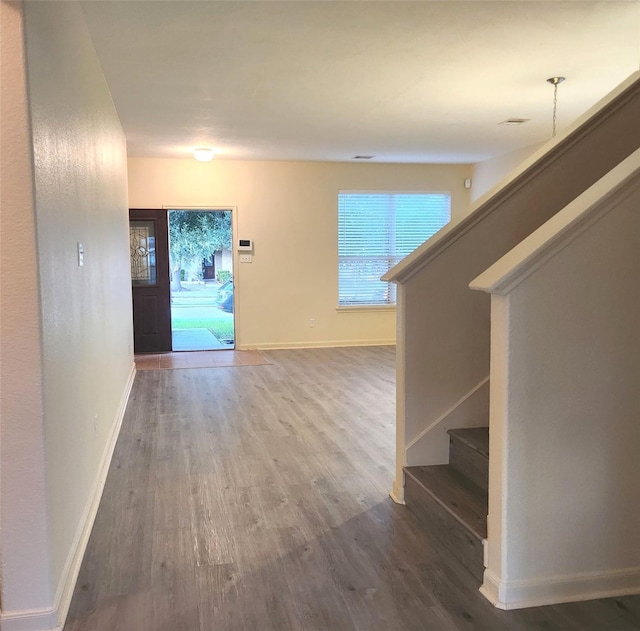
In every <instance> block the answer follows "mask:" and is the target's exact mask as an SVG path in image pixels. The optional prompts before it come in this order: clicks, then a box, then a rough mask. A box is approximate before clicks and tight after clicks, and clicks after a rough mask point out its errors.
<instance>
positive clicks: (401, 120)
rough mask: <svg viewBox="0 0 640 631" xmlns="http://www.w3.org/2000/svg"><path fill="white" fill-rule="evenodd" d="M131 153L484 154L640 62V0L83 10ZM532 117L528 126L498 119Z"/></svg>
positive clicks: (453, 158) (533, 131)
mask: <svg viewBox="0 0 640 631" xmlns="http://www.w3.org/2000/svg"><path fill="white" fill-rule="evenodd" d="M82 6H83V10H84V13H85V16H86V19H87V23H88V25H89V29H90V31H91V34H92V36H93V40H94V43H95V46H96V50H97V52H98V56H99V58H100V61H101V63H102V66H103V69H104V72H105V75H106V77H107V81H108V83H109V86H110V88H111V91H112V94H113V98H114V101H115V104H116V107H117V109H118V112H119V114H120V118H121V120H122V124H123V126H124V129H125V132H126V135H127V140H128V148H129V154H130V155H131V156H155V157H187V156H189V155H190V151H191V150H192V149H193V148H194V147H196V146H201V145H205V146H211V147H213V148H214V149H215V150H216V153H217V155H218V156H219V157H220V158H225V159H249V160H337V161H343V160H351V159H352V158H353V156H355V155H359V154H364V155H374V156H375V159H374V161H376V162H462V163H468V162H477V161H480V160H483V159H486V158H489V157H492V156H496V155H499V154H503V153H506V152H508V151H512V150H514V149H517V148H520V147H524V146H527V145H530V144H533V143H536V142H541V141H543V140H546V139H548V138H549V136H550V134H551V112H552V98H553V88H552V87H551V86H550V85H549V84H548V83H546V82H545V79H547V78H548V77H551V76H554V75H564V76H566V78H567V80H566V81H565V82H564V83H563V84H562V85H561V86H560V87H559V93H558V94H559V105H558V108H559V109H558V128H559V129H561V128H562V127H563V126H565V125H567V124H568V123H570V122H571V121H573V120H574V119H575V118H576V117H577V116H579V115H580V114H581V113H583V112H584V111H585V110H586V109H588V108H589V107H590V106H591V105H592V104H594V103H595V102H596V101H597V100H598V99H599V98H601V97H602V96H604V95H605V94H606V93H607V92H609V91H610V90H611V89H612V88H614V87H615V86H616V85H617V84H619V83H620V82H621V81H622V80H623V79H625V78H626V77H627V76H628V75H630V74H631V73H632V72H634V71H636V70H638V68H639V65H640V1H638V0H633V1H626V2H615V1H614V2H584V1H570V2H542V1H531V2H524V1H517V2H516V1H513V2H504V1H501V2H483V1H472V2H458V1H455V0H448V1H445V2H430V1H422V2H420V1H418V2H403V1H399V0H393V1H386V2H384V1H381V2H368V1H352V2H338V1H327V0H325V1H300V0H299V1H293V2H272V1H268V0H261V1H253V2H251V1H238V0H236V1H230V2H218V1H213V0H207V1H196V2H192V1H188V0H184V1H164V2H157V1H132V0H129V1H123V2H118V1H111V0H107V1H103V0H93V1H87V2H83V3H82ZM510 117H518V118H529V119H531V121H530V122H528V123H526V124H524V125H521V126H519V127H510V126H504V125H503V126H499V125H498V123H499V122H501V121H503V120H505V119H507V118H510Z"/></svg>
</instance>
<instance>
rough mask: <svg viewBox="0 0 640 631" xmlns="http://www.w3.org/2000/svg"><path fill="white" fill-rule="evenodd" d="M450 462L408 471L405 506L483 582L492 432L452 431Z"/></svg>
mask: <svg viewBox="0 0 640 631" xmlns="http://www.w3.org/2000/svg"><path fill="white" fill-rule="evenodd" d="M448 433H449V464H448V465H432V466H427V467H405V468H404V473H405V502H406V504H407V507H408V508H409V509H410V510H411V511H412V512H413V513H415V514H416V515H417V516H418V517H419V518H420V519H421V520H422V521H423V522H424V524H425V526H426V528H428V530H429V532H431V533H432V534H433V536H434V537H435V538H436V539H438V540H439V541H440V543H441V544H442V545H443V546H445V547H446V548H447V550H448V551H449V552H450V553H451V554H452V555H453V556H455V557H456V558H457V559H458V560H459V561H460V562H461V563H462V564H463V565H464V566H465V567H466V568H467V569H468V570H469V572H471V574H472V575H473V576H474V577H475V578H476V579H477V580H478V582H480V583H481V582H482V573H483V571H484V563H483V554H482V540H483V539H486V537H487V512H488V494H487V489H488V487H489V428H488V427H474V428H468V429H451V430H449V432H448Z"/></svg>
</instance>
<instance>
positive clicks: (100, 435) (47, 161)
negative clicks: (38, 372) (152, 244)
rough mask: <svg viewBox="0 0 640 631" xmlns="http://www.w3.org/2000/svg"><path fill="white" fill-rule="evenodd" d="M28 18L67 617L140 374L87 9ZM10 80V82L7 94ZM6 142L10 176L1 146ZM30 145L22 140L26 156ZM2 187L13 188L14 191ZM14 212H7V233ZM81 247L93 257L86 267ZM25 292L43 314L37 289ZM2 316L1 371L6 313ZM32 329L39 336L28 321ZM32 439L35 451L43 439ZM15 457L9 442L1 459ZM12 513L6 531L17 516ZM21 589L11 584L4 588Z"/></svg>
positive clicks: (118, 133) (31, 267)
mask: <svg viewBox="0 0 640 631" xmlns="http://www.w3.org/2000/svg"><path fill="white" fill-rule="evenodd" d="M23 10H24V37H25V41H26V74H27V86H28V99H29V100H28V106H29V113H30V117H31V144H32V147H33V178H32V182H29V181H23V185H24V186H25V190H33V191H34V192H35V230H36V241H37V256H33V255H34V254H35V252H33V251H31V252H30V254H31V258H30V260H28V261H26V260H21V261H22V264H23V265H24V272H25V274H26V275H27V277H28V278H29V280H30V281H32V280H33V277H34V276H36V275H39V294H40V308H41V313H40V320H41V323H40V331H41V339H42V355H41V357H42V359H41V366H42V405H43V410H42V411H43V414H42V419H43V427H44V444H43V447H44V462H45V471H44V473H45V484H46V496H47V500H46V520H42V523H46V526H47V530H48V546H47V549H46V551H43V552H41V559H40V562H41V564H43V565H47V564H48V566H49V574H50V582H49V583H50V593H49V594H48V603H47V605H48V607H49V609H51V610H52V611H53V613H54V615H57V616H58V617H59V616H60V615H61V613H63V610H64V608H65V606H66V604H68V602H67V601H68V598H69V597H70V595H71V591H72V589H73V581H74V579H75V572H77V570H78V569H79V563H80V560H81V556H82V546H83V542H86V538H87V537H88V533H89V529H90V525H91V521H92V511H93V509H94V508H97V501H98V500H99V496H100V490H101V483H102V481H103V476H104V472H105V471H104V468H105V463H106V464H108V459H109V455H110V448H111V446H112V443H113V440H114V438H115V433H116V430H117V427H118V423H119V420H120V418H121V414H122V411H123V407H124V402H125V401H126V396H127V394H128V388H129V387H130V383H131V379H132V376H133V374H134V367H133V353H132V338H133V336H132V309H131V289H130V271H129V253H128V252H129V247H128V212H127V208H128V204H127V174H126V142H125V137H124V133H123V131H122V128H121V125H120V122H119V119H118V116H117V113H116V110H115V107H114V105H113V102H112V99H111V96H110V93H109V89H108V86H107V84H106V82H105V79H104V76H103V74H102V71H101V68H100V65H99V62H98V59H97V56H96V54H95V50H94V48H93V44H92V41H91V38H90V35H89V32H88V29H87V27H86V24H85V22H84V18H83V15H82V10H81V8H80V6H79V4H77V3H75V2H25V3H24V9H23ZM4 37H5V33H4V30H3V40H4ZM3 43H4V42H3ZM3 62H4V55H3ZM3 70H4V67H3ZM5 78H6V77H5V75H4V72H3V86H4V83H5ZM3 125H4V112H3ZM2 140H3V164H4V149H5V146H4V143H5V137H4V133H3V139H2ZM27 142H28V139H27V138H21V139H20V147H19V150H20V151H21V152H24V151H25V148H24V147H25V145H26V144H27ZM4 184H5V182H4V178H3V192H4ZM25 207H26V206H25ZM4 210H5V207H4V199H3V222H4ZM3 236H4V232H3ZM78 243H82V244H83V245H84V265H83V266H79V263H78V253H77V252H78V248H77V244H78ZM3 247H4V240H3ZM4 255H5V253H4V251H3V257H4ZM24 258H25V257H23V259H24ZM3 264H4V261H3ZM12 267H15V263H13V264H12ZM36 269H37V271H36ZM4 272H5V269H4V265H3V275H4ZM3 291H4V278H3ZM27 291H28V295H29V297H30V299H31V300H32V301H37V299H38V298H37V296H38V291H37V289H36V287H34V286H31V285H29V286H28V287H25V288H24V292H25V293H26V292H27ZM2 308H3V358H2V359H3V366H4V363H5V361H6V358H5V356H4V341H5V337H4V333H5V331H4V324H5V321H4V313H5V304H4V300H3V305H2ZM27 315H28V314H27ZM25 325H26V326H29V327H33V326H34V324H33V323H32V322H31V320H30V318H29V317H26V318H25ZM14 334H15V332H10V333H9V335H14ZM18 334H20V335H21V332H18ZM35 338H36V339H37V336H35ZM12 343H13V342H12ZM31 346H32V344H31V345H29V346H28V347H27V348H31ZM36 386H37V384H34V386H33V388H34V393H37V390H36ZM3 394H4V392H3ZM17 412H18V413H19V415H20V416H19V417H18V418H16V419H12V420H15V422H16V423H22V422H26V421H28V420H30V418H29V417H27V414H30V413H31V411H26V410H25V411H21V410H17ZM3 416H4V414H3ZM3 422H4V419H3ZM26 439H27V440H28V441H29V443H31V442H33V443H35V442H36V441H37V440H38V437H37V436H35V434H32V435H29V436H27V437H26ZM10 448H11V445H5V437H4V436H3V449H10ZM3 466H4V462H3ZM4 473H5V471H4V470H3V480H2V483H3V485H4V483H5V479H4ZM25 492H26V489H25ZM2 508H3V512H2V520H3V526H4V524H5V523H7V521H10V520H11V516H12V514H13V512H14V511H16V510H18V506H16V505H9V506H4V505H3V507H2ZM43 508H44V506H43ZM12 581H13V579H12V577H11V576H10V575H7V574H6V572H5V574H4V575H3V582H4V583H5V588H6V584H7V582H12ZM35 598H36V592H35V591H34V590H33V589H32V588H31V586H30V587H29V588H28V589H24V586H23V591H22V598H21V600H20V603H19V608H21V609H22V610H24V611H23V613H22V614H20V612H18V613H17V614H16V615H15V616H13V615H12V614H11V612H7V611H6V610H3V618H2V622H3V628H5V627H4V625H5V624H6V625H7V626H6V628H7V629H10V628H11V629H13V628H16V629H17V628H20V629H31V628H38V629H42V628H45V625H44V624H43V621H40V623H39V624H40V626H37V627H36V626H34V625H36V624H37V623H36V621H35V618H34V617H33V616H31V618H30V617H29V616H30V614H29V611H30V610H33V609H34V608H37V607H41V606H42V603H41V599H37V602H36V601H35ZM32 599H33V602H31V600H32ZM6 604H7V603H6V602H4V603H3V606H4V605H6ZM16 620H17V622H16ZM58 622H59V620H58ZM12 625H14V626H12ZM15 625H21V626H15ZM29 625H31V626H29ZM46 628H49V627H46Z"/></svg>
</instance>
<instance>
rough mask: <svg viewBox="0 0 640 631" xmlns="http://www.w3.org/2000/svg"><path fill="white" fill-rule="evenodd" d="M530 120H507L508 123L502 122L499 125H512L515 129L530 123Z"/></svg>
mask: <svg viewBox="0 0 640 631" xmlns="http://www.w3.org/2000/svg"><path fill="white" fill-rule="evenodd" d="M530 120H531V119H530V118H507V120H506V121H502V122H501V123H498V125H510V126H512V127H513V126H515V125H523V124H524V123H528V122H529V121H530Z"/></svg>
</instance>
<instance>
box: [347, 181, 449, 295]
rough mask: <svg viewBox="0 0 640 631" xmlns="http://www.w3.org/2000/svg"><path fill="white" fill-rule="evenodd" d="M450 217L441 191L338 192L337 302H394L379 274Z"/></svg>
mask: <svg viewBox="0 0 640 631" xmlns="http://www.w3.org/2000/svg"><path fill="white" fill-rule="evenodd" d="M450 219H451V197H450V195H448V194H446V193H339V195H338V286H339V290H338V292H339V298H338V304H339V305H341V306H349V305H388V304H395V301H396V295H395V285H394V284H393V283H386V282H383V281H381V280H380V277H381V276H382V275H383V274H385V273H386V272H388V271H389V270H390V269H391V268H392V267H393V266H394V265H396V263H399V262H400V261H401V260H402V259H403V258H404V257H405V256H407V255H408V254H410V253H411V252H413V250H415V249H416V248H417V247H418V246H420V245H422V244H423V243H424V242H425V241H426V240H427V239H428V238H429V237H431V236H433V235H434V234H435V233H436V232H437V231H438V230H440V228H442V227H443V226H445V225H446V224H447V223H449V221H450Z"/></svg>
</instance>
